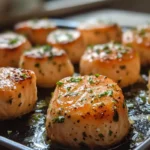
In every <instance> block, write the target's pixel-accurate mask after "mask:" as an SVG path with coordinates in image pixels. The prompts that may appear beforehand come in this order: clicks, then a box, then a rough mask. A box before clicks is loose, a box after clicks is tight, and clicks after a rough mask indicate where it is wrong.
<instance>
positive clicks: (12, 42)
mask: <svg viewBox="0 0 150 150" xmlns="http://www.w3.org/2000/svg"><path fill="white" fill-rule="evenodd" d="M17 42H18V38H14V39H10V40H9V44H10V45H13V44H16V43H17Z"/></svg>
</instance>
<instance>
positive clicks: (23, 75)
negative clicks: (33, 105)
mask: <svg viewBox="0 0 150 150" xmlns="http://www.w3.org/2000/svg"><path fill="white" fill-rule="evenodd" d="M33 74H34V73H33V72H32V71H30V70H24V69H21V68H11V67H7V68H3V67H2V68H0V91H3V90H4V91H5V88H7V89H9V88H10V90H11V89H15V84H21V83H22V82H24V81H27V80H31V79H32V77H33Z"/></svg>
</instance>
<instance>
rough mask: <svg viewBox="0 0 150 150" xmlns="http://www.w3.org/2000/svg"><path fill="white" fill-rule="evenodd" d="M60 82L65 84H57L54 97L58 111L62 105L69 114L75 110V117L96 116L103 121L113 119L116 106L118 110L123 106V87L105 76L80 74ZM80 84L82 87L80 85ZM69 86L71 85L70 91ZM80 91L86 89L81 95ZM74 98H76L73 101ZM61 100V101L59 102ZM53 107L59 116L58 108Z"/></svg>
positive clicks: (53, 112)
mask: <svg viewBox="0 0 150 150" xmlns="http://www.w3.org/2000/svg"><path fill="white" fill-rule="evenodd" d="M60 82H61V83H63V84H62V85H61V86H57V88H56V90H55V93H58V95H57V94H56V95H55V96H54V97H53V99H52V103H53V107H54V108H56V107H57V108H58V111H59V108H61V107H63V110H66V109H67V112H68V114H67V115H69V113H70V112H72V111H73V113H71V116H72V117H73V118H74V117H75V118H77V119H79V117H81V118H84V119H89V120H91V119H93V118H94V119H95V120H97V119H100V120H99V121H103V119H110V120H111V119H112V116H111V115H110V114H113V113H114V108H115V109H116V110H117V109H120V107H121V108H122V106H123V103H124V97H123V95H122V91H121V89H120V88H119V87H118V85H117V84H115V83H114V82H112V81H111V80H110V79H108V78H107V77H105V76H101V75H100V76H98V77H96V76H84V77H82V76H81V77H80V76H79V77H72V78H65V79H63V80H61V81H60ZM79 84H80V86H81V87H80V88H79V87H78V86H79ZM94 86H96V87H94ZM67 87H70V89H69V92H68V89H67ZM112 87H113V88H112ZM75 89H76V90H75ZM72 90H75V92H72ZM80 91H82V92H83V91H84V94H83V93H82V92H81V93H82V94H81V95H80ZM98 91H99V92H98ZM94 93H96V94H94ZM109 94H110V95H109ZM83 95H84V96H83ZM108 95H109V96H108ZM106 96H107V100H106ZM57 97H58V98H57ZM72 98H73V99H74V100H73V101H72V102H71V99H72ZM84 99H86V100H84ZM60 101H61V103H59V102H60ZM108 101H109V103H108ZM70 102H71V103H70ZM53 107H52V108H51V113H52V114H53V115H56V116H57V113H58V112H57V109H55V110H54V109H53ZM63 110H62V111H61V113H62V115H64V114H63V113H65V112H63ZM55 113H56V114H55Z"/></svg>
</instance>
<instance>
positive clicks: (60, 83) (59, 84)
mask: <svg viewBox="0 0 150 150" xmlns="http://www.w3.org/2000/svg"><path fill="white" fill-rule="evenodd" d="M56 84H57V85H58V86H62V85H63V84H64V83H63V82H61V81H58V82H57V83H56Z"/></svg>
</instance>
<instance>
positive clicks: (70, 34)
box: [47, 29, 85, 63]
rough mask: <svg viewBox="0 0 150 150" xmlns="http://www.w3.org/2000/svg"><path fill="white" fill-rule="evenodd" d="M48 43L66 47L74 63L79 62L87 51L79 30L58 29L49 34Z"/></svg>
mask: <svg viewBox="0 0 150 150" xmlns="http://www.w3.org/2000/svg"><path fill="white" fill-rule="evenodd" d="M47 43H48V44H50V45H53V46H55V47H57V48H61V49H64V50H65V51H66V53H67V54H68V56H69V58H70V60H71V62H72V63H79V61H80V58H81V56H82V55H83V52H84V51H85V46H84V42H83V37H82V36H81V34H80V32H79V31H77V30H68V29H57V30H55V31H53V32H51V33H50V34H49V35H48V37H47Z"/></svg>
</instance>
